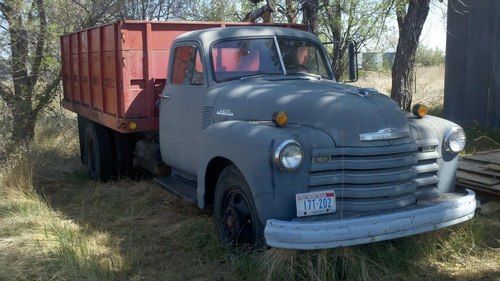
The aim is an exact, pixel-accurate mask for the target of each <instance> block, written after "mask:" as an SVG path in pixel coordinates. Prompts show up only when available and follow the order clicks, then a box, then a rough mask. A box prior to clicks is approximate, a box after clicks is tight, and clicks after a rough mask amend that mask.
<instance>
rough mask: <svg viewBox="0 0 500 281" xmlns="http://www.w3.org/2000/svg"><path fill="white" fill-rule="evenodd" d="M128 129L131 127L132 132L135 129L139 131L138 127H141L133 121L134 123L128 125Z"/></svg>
mask: <svg viewBox="0 0 500 281" xmlns="http://www.w3.org/2000/svg"><path fill="white" fill-rule="evenodd" d="M128 127H129V128H130V129H131V130H135V129H137V127H139V126H138V125H137V123H135V122H133V121H132V122H130V123H129V124H128Z"/></svg>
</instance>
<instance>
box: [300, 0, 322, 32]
mask: <svg viewBox="0 0 500 281" xmlns="http://www.w3.org/2000/svg"><path fill="white" fill-rule="evenodd" d="M318 6H319V5H318V0H304V2H303V4H302V23H303V24H305V25H307V28H308V29H309V32H311V33H314V34H318Z"/></svg>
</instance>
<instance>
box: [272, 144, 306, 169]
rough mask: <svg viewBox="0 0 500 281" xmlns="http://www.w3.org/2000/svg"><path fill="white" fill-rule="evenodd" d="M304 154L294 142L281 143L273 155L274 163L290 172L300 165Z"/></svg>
mask: <svg viewBox="0 0 500 281" xmlns="http://www.w3.org/2000/svg"><path fill="white" fill-rule="evenodd" d="M303 158H304V153H303V151H302V147H301V146H300V144H299V143H298V142H296V141H294V140H286V141H284V142H282V143H281V144H280V145H279V146H278V148H277V149H276V152H275V153H274V162H275V163H276V165H278V167H280V168H281V169H284V170H288V171H292V170H295V169H297V168H298V167H299V166H300V164H302V159H303Z"/></svg>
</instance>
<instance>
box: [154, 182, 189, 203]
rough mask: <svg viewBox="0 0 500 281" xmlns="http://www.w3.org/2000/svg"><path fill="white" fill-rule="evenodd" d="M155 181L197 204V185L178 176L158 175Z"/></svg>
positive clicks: (187, 200)
mask: <svg viewBox="0 0 500 281" xmlns="http://www.w3.org/2000/svg"><path fill="white" fill-rule="evenodd" d="M154 181H155V182H157V183H158V184H160V185H161V186H162V187H164V188H166V189H167V190H169V191H171V192H172V193H174V194H176V195H178V196H180V197H181V198H182V199H184V201H186V202H189V203H192V204H196V203H197V202H198V200H197V199H196V185H194V184H193V183H190V182H188V181H186V180H183V179H181V178H179V177H176V176H166V177H156V178H155V179H154Z"/></svg>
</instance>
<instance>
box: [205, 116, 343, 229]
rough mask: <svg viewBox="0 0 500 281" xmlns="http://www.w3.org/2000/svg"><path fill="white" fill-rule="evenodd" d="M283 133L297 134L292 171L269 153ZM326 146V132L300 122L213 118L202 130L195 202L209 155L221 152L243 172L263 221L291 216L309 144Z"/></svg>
mask: <svg viewBox="0 0 500 281" xmlns="http://www.w3.org/2000/svg"><path fill="white" fill-rule="evenodd" d="M287 139H295V140H297V141H298V142H299V143H300V144H301V146H302V149H303V151H304V160H303V162H302V165H301V166H300V167H299V169H297V170H295V171H292V172H287V171H282V170H280V169H278V168H277V167H276V165H275V163H274V162H273V159H272V156H273V154H274V151H275V149H276V148H277V146H279V144H280V143H281V142H283V141H285V140H287ZM332 146H334V143H333V140H332V139H331V138H330V137H329V136H328V135H326V134H325V133H323V132H322V131H319V130H317V129H313V128H310V127H305V126H299V125H294V124H289V125H287V126H286V127H282V128H277V127H275V126H274V125H273V124H272V123H271V122H249V121H225V122H219V123H215V124H213V125H211V126H209V127H208V128H206V129H205V130H204V132H203V134H202V141H201V155H200V156H201V158H200V165H199V169H198V188H197V197H198V206H199V207H200V208H204V207H205V198H206V188H205V177H206V171H207V166H208V164H209V163H210V161H211V160H212V159H214V158H215V157H224V158H226V159H228V160H230V161H231V162H233V163H234V164H235V165H236V167H237V168H238V169H239V170H240V172H241V173H242V174H243V176H244V177H245V180H246V181H247V183H248V185H249V187H250V191H251V193H252V196H253V199H254V202H255V205H256V208H257V212H258V214H259V218H260V220H261V221H262V222H263V223H265V222H266V220H267V219H269V218H279V219H291V218H292V217H295V200H294V198H295V193H298V192H305V190H306V188H307V181H308V178H309V166H310V163H311V157H310V152H311V150H312V148H313V147H315V148H316V147H332ZM285 191H286V192H285ZM278 202H279V204H278Z"/></svg>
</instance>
